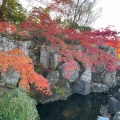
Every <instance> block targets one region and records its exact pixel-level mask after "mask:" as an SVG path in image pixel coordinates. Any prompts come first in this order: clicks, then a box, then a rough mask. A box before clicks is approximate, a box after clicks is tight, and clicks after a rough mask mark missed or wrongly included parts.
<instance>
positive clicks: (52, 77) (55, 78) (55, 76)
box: [47, 71, 60, 85]
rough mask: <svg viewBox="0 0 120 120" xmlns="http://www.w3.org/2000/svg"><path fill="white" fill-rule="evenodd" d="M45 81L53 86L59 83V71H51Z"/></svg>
mask: <svg viewBox="0 0 120 120" xmlns="http://www.w3.org/2000/svg"><path fill="white" fill-rule="evenodd" d="M47 79H48V80H49V81H50V83H51V85H55V84H57V83H58V82H60V79H59V71H52V72H50V73H49V74H48V76H47Z"/></svg>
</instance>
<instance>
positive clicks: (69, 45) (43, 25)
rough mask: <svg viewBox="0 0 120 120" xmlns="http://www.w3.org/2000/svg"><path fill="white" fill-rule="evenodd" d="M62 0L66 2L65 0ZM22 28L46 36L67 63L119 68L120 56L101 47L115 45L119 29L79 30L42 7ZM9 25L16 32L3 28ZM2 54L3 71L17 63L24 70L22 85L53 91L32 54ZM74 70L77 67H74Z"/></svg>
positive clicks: (3, 25)
mask: <svg viewBox="0 0 120 120" xmlns="http://www.w3.org/2000/svg"><path fill="white" fill-rule="evenodd" d="M62 1H63V2H64V0H62ZM65 1H66V0H65ZM58 2H59V0H58ZM1 26H2V27H1ZM21 27H22V29H23V31H24V32H25V33H28V36H29V34H30V35H33V36H38V37H40V36H44V37H46V39H47V40H48V41H49V43H50V44H51V45H52V46H55V47H58V48H59V53H60V54H61V60H62V61H64V62H66V61H73V60H74V59H77V60H78V61H79V62H82V63H83V64H84V66H85V67H92V68H94V66H95V65H100V64H104V65H105V68H106V69H107V70H110V71H114V70H115V69H116V64H115V63H116V62H117V61H118V59H117V58H116V57H115V56H112V55H109V54H107V53H105V52H104V51H101V50H100V49H98V46H100V45H106V44H108V43H110V42H112V43H113V44H114V45H115V44H116V43H117V42H118V38H117V32H116V31H111V30H110V29H109V28H106V29H100V30H91V31H86V32H78V31H76V30H75V29H68V28H65V27H64V26H61V25H60V24H59V23H57V22H55V21H53V20H52V19H51V18H50V16H49V15H48V14H46V13H45V12H42V11H40V10H38V9H37V10H33V11H32V13H31V15H30V16H29V18H28V20H27V21H26V22H24V23H22V24H21ZM6 28H11V30H12V31H13V32H15V31H16V28H15V26H12V25H10V24H9V23H2V22H0V31H1V32H6ZM38 33H39V34H38ZM76 45H80V46H82V47H83V48H84V50H77V47H76ZM114 45H113V46H114ZM15 51H17V53H15ZM12 52H13V55H12ZM19 54H20V55H19ZM0 57H1V58H0V66H1V72H4V71H5V70H7V69H8V67H9V66H13V67H14V69H15V70H17V71H19V72H20V73H21V79H22V80H21V82H20V85H22V86H24V87H26V88H27V89H29V84H30V83H33V82H34V83H35V85H36V87H37V89H39V90H41V91H43V92H46V93H48V94H49V92H50V91H49V83H48V81H47V80H46V79H45V78H43V77H42V76H41V75H38V74H37V73H35V72H34V70H33V63H32V62H31V60H30V59H29V58H28V57H25V56H24V55H23V54H22V53H20V52H18V50H13V51H9V52H7V53H3V52H0ZM18 61H19V62H18ZM73 64H74V63H73ZM19 65H20V66H22V67H20V66H19ZM18 66H19V67H18ZM23 66H24V67H23ZM70 69H71V68H70ZM74 69H77V68H76V67H75V66H74Z"/></svg>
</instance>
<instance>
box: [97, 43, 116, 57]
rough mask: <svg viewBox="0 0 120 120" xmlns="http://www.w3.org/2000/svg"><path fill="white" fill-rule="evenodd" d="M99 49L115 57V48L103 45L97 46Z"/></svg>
mask: <svg viewBox="0 0 120 120" xmlns="http://www.w3.org/2000/svg"><path fill="white" fill-rule="evenodd" d="M99 48H100V49H102V50H104V51H105V52H106V53H109V54H112V55H115V56H116V55H117V54H116V50H115V48H114V47H112V46H104V45H102V46H99Z"/></svg>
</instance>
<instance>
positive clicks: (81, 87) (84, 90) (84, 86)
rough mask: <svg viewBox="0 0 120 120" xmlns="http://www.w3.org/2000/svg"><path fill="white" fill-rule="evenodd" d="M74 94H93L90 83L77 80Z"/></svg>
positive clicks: (73, 87)
mask: <svg viewBox="0 0 120 120" xmlns="http://www.w3.org/2000/svg"><path fill="white" fill-rule="evenodd" d="M72 90H73V93H78V94H81V95H87V94H89V93H90V92H91V90H90V82H88V81H84V80H80V79H79V80H77V81H76V82H75V83H74V84H73V86H72Z"/></svg>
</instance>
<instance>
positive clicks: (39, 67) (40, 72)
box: [34, 64, 44, 74]
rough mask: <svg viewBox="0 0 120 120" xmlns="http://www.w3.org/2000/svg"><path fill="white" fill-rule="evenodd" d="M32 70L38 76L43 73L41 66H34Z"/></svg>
mask: <svg viewBox="0 0 120 120" xmlns="http://www.w3.org/2000/svg"><path fill="white" fill-rule="evenodd" d="M34 70H35V72H37V73H39V74H43V72H44V68H43V66H42V65H41V64H38V65H34Z"/></svg>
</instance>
